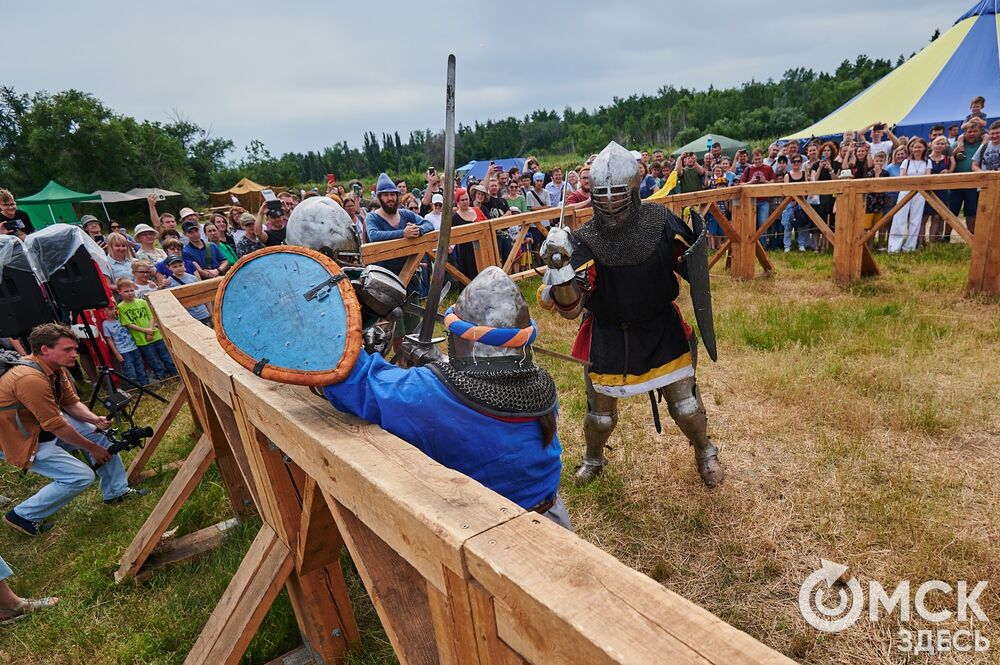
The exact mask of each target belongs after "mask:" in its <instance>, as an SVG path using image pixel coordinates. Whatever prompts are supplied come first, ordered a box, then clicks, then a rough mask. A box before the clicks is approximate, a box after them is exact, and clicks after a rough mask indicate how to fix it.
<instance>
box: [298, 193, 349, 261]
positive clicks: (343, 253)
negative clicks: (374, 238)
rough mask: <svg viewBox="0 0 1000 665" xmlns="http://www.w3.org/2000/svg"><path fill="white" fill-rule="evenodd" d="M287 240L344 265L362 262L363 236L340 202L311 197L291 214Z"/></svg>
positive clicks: (322, 197)
mask: <svg viewBox="0 0 1000 665" xmlns="http://www.w3.org/2000/svg"><path fill="white" fill-rule="evenodd" d="M287 228H288V231H287V235H286V236H285V242H287V243H288V244H289V245H298V246H300V247H308V248H309V249H314V250H316V251H317V252H322V253H323V254H326V255H327V256H329V257H330V258H332V259H333V260H334V261H336V262H337V263H339V264H341V265H345V264H354V265H360V263H361V238H360V237H358V230H357V228H356V227H355V226H354V223H353V222H352V221H351V217H350V215H348V214H347V212H346V211H345V210H344V209H343V208H341V207H340V206H339V205H338V204H337V202H336V201H334V200H332V199H329V198H327V197H325V196H311V197H309V198H307V199H306V200H304V201H303V202H302V203H300V204H299V205H297V206H295V209H294V210H292V214H291V215H289V217H288V227H287Z"/></svg>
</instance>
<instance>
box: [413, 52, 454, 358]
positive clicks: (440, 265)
mask: <svg viewBox="0 0 1000 665" xmlns="http://www.w3.org/2000/svg"><path fill="white" fill-rule="evenodd" d="M454 205H455V56H454V55H449V56H448V85H447V88H446V90H445V106H444V210H443V211H442V213H441V230H440V231H438V241H437V252H436V253H435V255H434V271H433V272H432V273H431V283H430V287H429V288H428V291H427V306H426V310H425V312H424V318H423V321H421V322H420V336H419V340H420V342H421V343H422V344H430V342H431V339H432V338H433V337H434V315H435V314H436V313H437V309H438V305H440V304H441V287H442V285H443V284H444V272H445V270H444V267H445V264H446V263H447V261H448V241H449V240H450V239H451V216H452V211H453V210H454Z"/></svg>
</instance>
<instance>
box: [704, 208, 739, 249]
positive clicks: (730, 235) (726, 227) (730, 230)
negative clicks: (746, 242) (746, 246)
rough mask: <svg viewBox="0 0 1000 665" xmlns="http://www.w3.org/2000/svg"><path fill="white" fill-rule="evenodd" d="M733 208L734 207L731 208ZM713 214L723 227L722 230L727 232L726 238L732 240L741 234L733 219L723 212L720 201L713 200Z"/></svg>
mask: <svg viewBox="0 0 1000 665" xmlns="http://www.w3.org/2000/svg"><path fill="white" fill-rule="evenodd" d="M730 210H732V208H730ZM711 212H712V215H713V216H714V217H715V221H717V222H718V223H719V226H721V227H722V232H723V233H725V234H726V238H727V239H729V240H730V241H731V240H733V239H734V238H737V236H739V233H738V232H737V231H736V229H735V228H734V227H733V223H732V221H731V220H730V219H729V217H727V216H726V215H724V214H723V213H722V208H720V207H719V202H718V201H712V206H711Z"/></svg>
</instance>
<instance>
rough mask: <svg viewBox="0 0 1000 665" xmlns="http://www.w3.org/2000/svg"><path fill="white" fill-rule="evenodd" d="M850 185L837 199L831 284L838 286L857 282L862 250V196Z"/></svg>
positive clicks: (863, 211)
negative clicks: (834, 283) (832, 282)
mask: <svg viewBox="0 0 1000 665" xmlns="http://www.w3.org/2000/svg"><path fill="white" fill-rule="evenodd" d="M854 184H855V183H853V182H847V183H845V185H844V186H845V188H846V189H845V191H844V193H842V194H841V195H840V196H838V197H837V231H836V233H835V234H834V241H833V281H834V282H836V283H837V284H840V285H841V286H847V285H848V284H850V283H851V282H856V281H858V280H859V279H861V263H862V258H863V252H862V247H864V240H863V238H864V235H865V230H864V226H865V225H864V215H865V205H864V194H860V193H858V192H857V190H856V188H855V187H854Z"/></svg>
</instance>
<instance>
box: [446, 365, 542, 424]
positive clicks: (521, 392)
mask: <svg viewBox="0 0 1000 665" xmlns="http://www.w3.org/2000/svg"><path fill="white" fill-rule="evenodd" d="M428 367H430V369H431V371H433V372H434V374H435V375H437V377H438V378H439V379H441V380H442V381H443V382H444V383H445V385H447V386H448V388H449V389H450V390H451V392H452V394H454V395H455V397H457V398H458V399H459V401H461V402H462V403H463V404H465V405H466V406H468V407H470V408H472V409H475V410H476V411H480V412H482V413H486V414H488V415H491V416H500V417H504V416H516V417H525V418H537V417H540V416H544V415H546V414H549V413H551V412H552V410H553V409H555V407H556V383H555V381H553V380H552V377H551V376H550V375H549V373H548V372H546V371H545V370H544V369H542V368H541V367H538V366H532V367H526V368H524V369H517V370H512V369H507V368H504V369H497V370H495V371H494V370H487V371H476V372H463V371H461V370H457V369H455V368H454V367H452V366H451V364H450V363H448V362H437V363H432V364H431V365H428Z"/></svg>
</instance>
